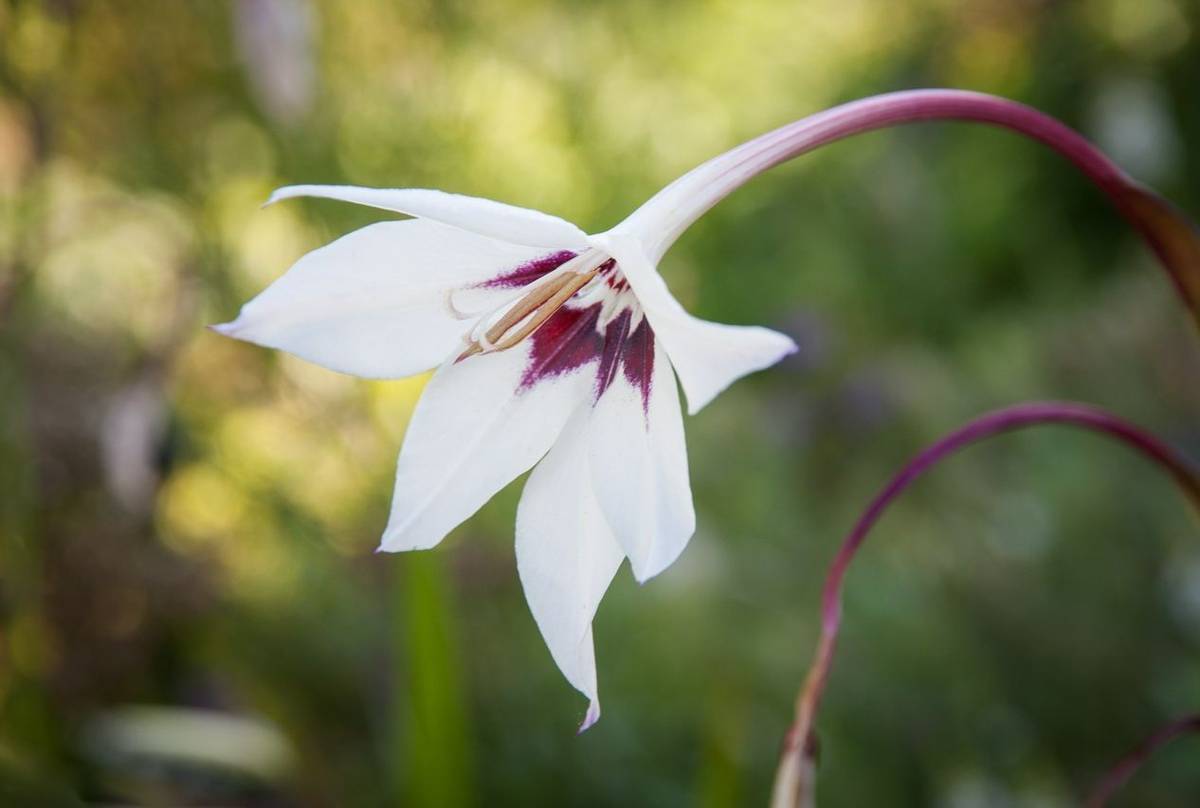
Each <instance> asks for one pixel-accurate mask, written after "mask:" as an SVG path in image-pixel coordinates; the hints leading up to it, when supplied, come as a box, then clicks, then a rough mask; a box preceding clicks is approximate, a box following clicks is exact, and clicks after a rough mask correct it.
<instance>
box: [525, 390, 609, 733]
mask: <svg viewBox="0 0 1200 808" xmlns="http://www.w3.org/2000/svg"><path fill="white" fill-rule="evenodd" d="M589 409H590V408H589V407H588V406H587V405H586V404H585V405H584V406H582V407H580V408H579V409H578V410H577V411H576V413H575V415H574V416H573V417H572V419H571V421H570V422H569V423H568V424H567V426H566V427H565V428H564V429H563V431H562V434H561V436H560V437H559V439H558V442H557V443H555V444H554V447H553V448H552V449H551V450H550V453H549V454H547V455H546V457H545V458H544V459H543V460H542V462H541V463H539V464H538V465H537V467H536V468H535V469H534V470H533V473H532V474H530V475H529V482H527V483H526V484H525V492H524V493H523V494H522V495H521V504H520V506H519V507H518V508H517V542H516V553H517V572H518V573H519V574H520V576H521V584H522V586H523V587H524V588H525V599H526V600H527V601H528V602H529V609H530V611H532V612H533V618H534V620H535V621H537V624H538V628H539V629H540V630H541V632H542V637H543V638H544V639H545V640H546V645H547V646H548V647H549V648H550V654H551V656H553V657H554V662H555V663H556V664H557V665H558V668H559V670H561V671H562V672H563V675H564V676H565V677H567V681H568V682H570V683H571V685H572V686H573V687H574V688H575V689H576V690H578V691H580V692H581V693H583V694H584V695H585V696H587V697H588V699H589V700H590V701H591V704H590V705H589V706H588V712H587V717H586V718H585V719H584V722H583V725H582V726H580V728H579V729H580V732H582V731H583V730H585V729H587V728H588V727H589V726H591V725H592V724H594V723H595V722H596V720H597V719H598V718H599V717H600V699H599V697H598V691H597V685H596V657H595V649H594V647H593V643H592V618H593V616H594V615H595V614H596V607H597V606H599V605H600V599H601V598H602V597H603V596H604V592H605V590H607V589H608V585H609V583H610V582H611V581H612V579H613V576H614V575H615V574H616V572H617V569H618V568H619V567H620V566H621V561H622V560H623V559H624V558H625V554H624V553H622V552H621V547H620V545H618V544H617V540H616V538H615V537H614V536H613V534H612V530H610V529H609V527H608V523H607V522H606V521H605V520H604V515H603V514H602V513H601V512H600V506H599V504H598V503H597V502H596V497H595V494H594V493H593V491H592V484H591V476H590V474H589V473H588V429H587V425H588V422H587V419H588V415H589Z"/></svg>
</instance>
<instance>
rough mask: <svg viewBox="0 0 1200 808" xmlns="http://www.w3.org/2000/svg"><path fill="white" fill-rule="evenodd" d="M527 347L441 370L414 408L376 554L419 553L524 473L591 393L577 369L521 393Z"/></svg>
mask: <svg viewBox="0 0 1200 808" xmlns="http://www.w3.org/2000/svg"><path fill="white" fill-rule="evenodd" d="M529 362H530V348H529V344H528V341H527V342H526V343H525V344H522V345H518V346H516V347H514V348H512V349H510V350H507V351H499V352H496V353H489V354H482V355H479V356H473V357H470V358H469V359H465V360H463V361H461V362H453V361H451V362H447V363H446V364H444V365H443V366H442V367H441V368H440V369H439V370H438V372H437V373H436V374H435V375H434V377H433V379H432V380H430V382H429V384H428V385H427V386H426V387H425V391H424V392H423V393H422V395H421V400H420V401H419V402H418V403H417V409H416V411H415V412H414V413H413V417H412V421H411V422H410V423H409V426H408V432H407V434H406V435H405V436H404V446H403V447H402V448H401V449H400V459H399V461H398V463H397V466H396V488H395V493H394V494H393V495H392V511H391V517H390V518H389V520H388V526H387V530H386V531H385V532H384V535H383V543H382V545H381V546H380V549H381V550H386V551H389V552H395V551H400V550H423V549H425V548H428V547H432V546H434V545H435V544H437V543H438V542H439V541H441V540H442V537H444V536H445V535H446V534H447V533H449V532H450V531H451V530H453V529H454V528H455V527H456V526H457V525H458V524H459V523H461V522H462V521H463V520H464V519H466V518H467V517H469V516H470V515H471V514H473V513H475V511H477V510H479V508H480V506H482V505H483V503H485V502H487V501H488V500H489V499H491V497H492V496H493V495H494V494H495V493H496V492H497V491H499V490H500V489H501V488H503V487H504V486H505V485H507V484H508V483H509V482H510V481H512V480H513V479H514V478H515V477H517V475H519V474H522V473H523V472H525V471H528V470H529V469H530V467H532V466H533V464H534V463H536V462H537V461H538V460H540V459H541V457H542V455H544V454H545V453H546V450H547V449H549V448H550V446H551V444H552V443H554V441H555V439H556V438H557V437H558V435H559V433H560V432H561V431H562V428H563V425H564V424H566V422H567V419H568V418H569V417H570V416H571V413H572V412H574V410H575V409H576V408H577V407H578V406H579V403H580V402H581V401H584V400H586V398H587V396H588V395H589V392H590V390H591V389H592V385H593V377H592V374H591V373H589V372H588V371H587V369H586V368H576V369H573V370H571V371H570V372H565V373H562V374H560V375H557V376H553V377H546V378H543V379H541V380H539V381H538V383H537V384H535V385H532V386H525V385H524V382H523V378H524V374H525V372H526V370H527V368H528V365H529Z"/></svg>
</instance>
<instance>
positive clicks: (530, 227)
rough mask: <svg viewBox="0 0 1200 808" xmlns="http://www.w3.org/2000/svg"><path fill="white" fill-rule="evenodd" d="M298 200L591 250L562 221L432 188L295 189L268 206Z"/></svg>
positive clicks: (581, 236)
mask: <svg viewBox="0 0 1200 808" xmlns="http://www.w3.org/2000/svg"><path fill="white" fill-rule="evenodd" d="M297 196H319V197H325V198H327V199H340V200H341V201H343V202H353V203H355V204H358V205H369V206H370V207H373V208H383V209H384V210H393V211H396V212H397V213H406V214H408V215H409V216H416V217H419V218H422V219H432V220H433V221H436V222H441V223H442V224H448V225H450V226H452V227H458V228H461V229H462V230H468V231H470V232H472V233H478V234H479V235H481V236H488V237H490V238H495V239H500V240H501V241H507V242H509V243H510V244H522V245H524V246H526V247H544V248H559V249H561V248H568V249H574V248H580V247H584V246H586V245H587V234H586V233H584V232H583V231H582V230H580V229H579V228H578V227H576V226H575V225H573V224H571V223H570V222H568V221H566V220H565V219H560V218H559V217H557V216H551V215H550V214H548V213H542V212H541V211H538V210H530V209H529V208H521V207H517V206H516V205H509V204H506V203H504V202H495V201H493V200H491V199H481V198H480V197H477V196H464V195H462V194H448V193H446V192H445V191H433V190H429V189H426V188H362V187H359V186H356V185H289V186H287V187H285V188H280V189H279V190H277V191H276V192H275V193H273V194H271V198H270V199H268V200H267V204H268V205H270V204H272V203H275V202H278V201H279V200H281V199H291V198H292V197H297Z"/></svg>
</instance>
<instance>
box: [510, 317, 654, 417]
mask: <svg viewBox="0 0 1200 808" xmlns="http://www.w3.org/2000/svg"><path fill="white" fill-rule="evenodd" d="M600 308H601V306H600V304H599V303H597V304H595V305H592V306H588V307H587V308H584V309H576V308H570V307H568V306H564V307H563V308H561V309H559V310H558V311H556V312H555V313H554V315H553V316H552V317H551V318H550V319H549V320H547V321H546V322H545V324H544V325H542V327H541V328H539V329H538V330H537V331H534V332H533V334H531V335H530V337H529V339H530V344H531V349H530V353H529V365H528V366H527V367H526V368H525V373H524V374H522V376H521V386H520V390H528V389H529V388H531V387H533V386H534V385H535V384H537V383H538V382H540V381H542V380H543V379H550V378H554V377H556V376H562V375H564V374H567V373H570V372H571V371H574V370H577V369H579V368H581V367H583V366H584V365H587V364H589V363H591V362H593V361H594V362H596V398H595V400H597V401H598V400H599V399H600V396H602V395H604V392H605V391H606V390H607V389H608V388H609V386H610V385H611V384H612V383H613V380H614V379H615V378H616V376H617V373H618V371H619V372H621V373H623V374H624V375H625V378H626V380H628V382H629V383H630V384H631V385H633V387H634V389H635V390H637V391H638V392H639V393H640V394H641V397H642V410H643V411H644V412H645V413H646V415H647V416H649V414H650V392H651V387H652V385H653V380H654V329H652V328H651V327H650V322H649V321H648V320H647V319H646V318H645V317H642V320H641V322H639V323H638V326H637V328H635V329H633V331H632V333H631V332H630V325H631V323H632V314H631V312H630V311H629V310H628V309H626V310H625V311H623V312H621V313H620V314H618V315H617V316H616V317H614V318H613V319H612V321H611V322H609V323H608V325H607V326H605V328H604V334H603V335H601V334H600V332H599V330H598V329H597V328H596V326H597V323H598V322H599V318H600Z"/></svg>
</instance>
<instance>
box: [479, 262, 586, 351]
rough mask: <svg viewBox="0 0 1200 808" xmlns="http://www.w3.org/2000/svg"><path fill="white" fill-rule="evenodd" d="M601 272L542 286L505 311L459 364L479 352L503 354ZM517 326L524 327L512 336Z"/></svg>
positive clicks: (554, 280) (568, 276)
mask: <svg viewBox="0 0 1200 808" xmlns="http://www.w3.org/2000/svg"><path fill="white" fill-rule="evenodd" d="M598 271H599V268H596V269H592V270H590V271H588V272H585V273H582V274H579V273H568V274H563V275H558V276H556V277H554V278H551V279H550V280H548V281H545V282H543V283H541V284H539V285H538V286H537V287H535V288H534V289H533V290H532V291H531V292H529V294H527V295H525V297H523V298H521V299H520V300H519V301H517V303H516V305H514V306H513V307H512V308H511V309H509V310H508V311H507V312H505V314H504V316H503V317H501V318H500V319H499V320H498V321H497V322H496V324H495V325H493V326H492V327H491V328H489V329H488V330H487V331H486V332H485V333H483V334H481V335H480V336H479V337H478V338H477V339H476V340H475V341H473V342H472V343H471V344H470V345H468V346H467V348H466V350H464V351H463V352H462V353H461V354H459V356H458V359H457V360H456V361H459V362H461V361H462V360H464V359H466V358H467V357H470V356H474V355H475V354H479V353H488V352H492V351H504V350H507V349H509V348H511V347H513V346H514V345H516V344H517V343H518V342H520V341H521V340H523V339H525V338H526V337H527V336H529V335H530V334H532V333H533V332H534V331H536V330H537V329H538V328H539V327H540V326H541V325H542V324H543V323H545V322H546V320H548V319H550V317H551V316H553V314H554V313H555V312H556V311H558V310H559V309H560V308H562V307H563V304H565V303H566V302H567V301H568V300H570V299H571V297H572V296H573V295H574V294H575V293H576V292H578V291H579V290H580V289H582V288H583V287H584V286H585V285H587V283H588V282H589V281H591V280H592V278H594V277H596V273H597V272H598ZM522 323H524V324H523V325H522ZM518 325H520V326H521V327H520V328H518V329H517V330H516V331H514V332H513V333H511V334H509V333H508V332H509V331H511V330H512V329H513V328H514V327H515V326H518Z"/></svg>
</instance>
